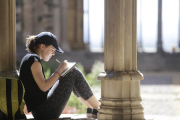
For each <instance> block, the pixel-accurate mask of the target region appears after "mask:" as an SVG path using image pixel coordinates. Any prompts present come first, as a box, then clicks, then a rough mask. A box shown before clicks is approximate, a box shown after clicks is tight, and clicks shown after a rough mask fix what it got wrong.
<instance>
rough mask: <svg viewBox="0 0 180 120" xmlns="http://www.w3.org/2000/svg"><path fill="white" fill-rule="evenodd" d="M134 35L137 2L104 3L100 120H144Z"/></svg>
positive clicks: (123, 0)
mask: <svg viewBox="0 0 180 120" xmlns="http://www.w3.org/2000/svg"><path fill="white" fill-rule="evenodd" d="M136 32H137V0H105V43H104V62H105V63H104V69H105V72H102V73H100V74H99V76H98V79H99V80H101V99H100V102H101V106H100V108H99V113H98V119H100V120H101V119H102V120H106V119H108V120H109V119H114V120H144V113H143V107H142V105H141V104H140V103H141V101H142V99H141V95H140V80H142V79H143V74H142V73H141V72H140V71H138V70H137V39H136V38H137V35H136V34H137V33H136Z"/></svg>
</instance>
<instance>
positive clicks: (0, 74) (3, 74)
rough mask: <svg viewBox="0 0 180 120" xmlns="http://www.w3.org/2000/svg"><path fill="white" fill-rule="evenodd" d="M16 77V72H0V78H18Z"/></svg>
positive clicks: (17, 74)
mask: <svg viewBox="0 0 180 120" xmlns="http://www.w3.org/2000/svg"><path fill="white" fill-rule="evenodd" d="M18 76H19V72H18V70H8V71H0V77H6V78H18Z"/></svg>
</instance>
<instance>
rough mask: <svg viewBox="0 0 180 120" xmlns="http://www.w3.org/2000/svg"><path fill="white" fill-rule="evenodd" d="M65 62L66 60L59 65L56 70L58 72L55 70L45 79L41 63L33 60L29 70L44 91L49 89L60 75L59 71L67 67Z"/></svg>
mask: <svg viewBox="0 0 180 120" xmlns="http://www.w3.org/2000/svg"><path fill="white" fill-rule="evenodd" d="M67 63H68V62H67V61H64V62H62V63H61V65H60V67H59V68H58V69H57V70H56V72H58V73H59V74H58V73H56V72H55V73H54V74H53V75H52V76H51V77H49V78H48V79H46V80H45V78H44V76H43V73H42V66H41V64H40V63H39V62H38V61H35V62H34V63H33V64H32V66H31V72H32V75H33V77H34V80H35V81H36V83H37V85H38V87H39V88H40V89H41V90H42V91H44V92H46V91H47V90H49V89H50V88H51V87H52V86H53V85H54V83H55V82H56V81H57V79H58V78H59V77H60V75H61V73H62V72H63V71H64V70H66V69H67Z"/></svg>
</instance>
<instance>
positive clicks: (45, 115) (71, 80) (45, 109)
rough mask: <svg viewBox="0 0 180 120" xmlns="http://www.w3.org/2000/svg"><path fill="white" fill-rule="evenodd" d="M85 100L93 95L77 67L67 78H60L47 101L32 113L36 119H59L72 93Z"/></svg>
mask: <svg viewBox="0 0 180 120" xmlns="http://www.w3.org/2000/svg"><path fill="white" fill-rule="evenodd" d="M72 91H73V92H74V94H75V95H76V96H77V97H79V96H80V97H81V98H83V99H84V100H87V99H89V98H90V97H91V96H92V95H93V93H92V90H91V88H90V86H89V84H88V83H87V81H86V79H85V77H84V76H83V74H82V72H81V71H80V70H79V69H77V68H76V67H75V68H74V69H73V70H72V71H71V72H69V73H68V74H67V75H66V76H65V77H60V79H59V80H57V82H56V83H55V84H54V86H53V87H52V88H51V90H50V91H49V93H48V96H47V100H46V101H44V102H43V103H42V104H41V105H40V106H39V107H38V108H37V109H36V110H33V111H32V115H33V116H34V118H35V119H43V120H46V119H47V120H49V119H57V118H59V116H60V115H61V113H62V111H63V110H64V107H65V106H66V104H67V102H68V100H69V97H70V95H71V92H72Z"/></svg>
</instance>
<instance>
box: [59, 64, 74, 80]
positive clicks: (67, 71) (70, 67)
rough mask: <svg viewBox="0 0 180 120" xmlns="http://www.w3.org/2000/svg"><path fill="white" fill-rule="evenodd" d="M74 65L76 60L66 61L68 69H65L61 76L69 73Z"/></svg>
mask: <svg viewBox="0 0 180 120" xmlns="http://www.w3.org/2000/svg"><path fill="white" fill-rule="evenodd" d="M75 66H76V62H68V69H67V70H65V71H64V72H63V73H62V74H61V76H63V77H64V76H65V75H66V74H67V73H69V72H70V71H71V70H72V69H73V68H74V67H75Z"/></svg>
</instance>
